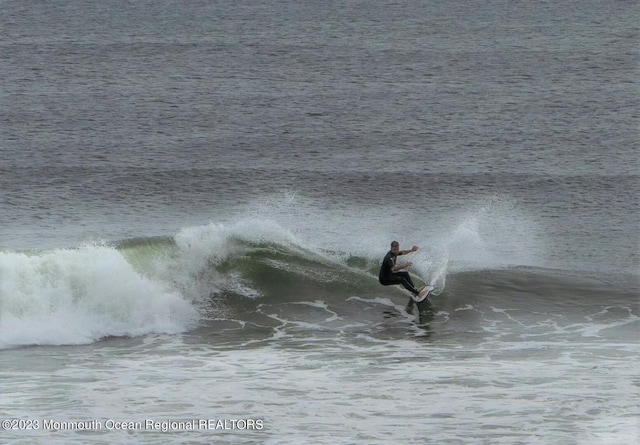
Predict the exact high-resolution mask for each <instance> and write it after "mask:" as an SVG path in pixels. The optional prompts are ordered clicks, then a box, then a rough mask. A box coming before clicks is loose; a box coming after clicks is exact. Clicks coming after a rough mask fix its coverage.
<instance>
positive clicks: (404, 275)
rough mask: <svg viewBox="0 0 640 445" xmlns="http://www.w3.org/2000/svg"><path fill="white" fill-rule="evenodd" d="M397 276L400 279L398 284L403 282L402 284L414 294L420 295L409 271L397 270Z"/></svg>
mask: <svg viewBox="0 0 640 445" xmlns="http://www.w3.org/2000/svg"><path fill="white" fill-rule="evenodd" d="M396 278H397V279H398V284H402V286H404V288H405V289H406V290H408V291H409V292H411V293H412V294H413V295H418V294H419V293H420V292H419V291H418V289H416V287H415V286H414V285H413V281H411V276H410V275H409V272H396Z"/></svg>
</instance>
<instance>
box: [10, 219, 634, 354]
mask: <svg viewBox="0 0 640 445" xmlns="http://www.w3.org/2000/svg"><path fill="white" fill-rule="evenodd" d="M281 210H282V209H281ZM285 214H287V215H290V213H289V212H281V213H280V217H279V218H273V219H269V218H264V217H259V216H255V215H249V216H246V217H243V218H239V219H237V220H236V221H233V222H229V223H224V224H223V223H210V224H208V225H204V226H192V227H187V228H185V229H183V230H181V231H180V232H179V233H177V234H176V235H175V236H173V237H148V238H136V239H129V240H124V241H122V242H119V243H116V244H115V245H105V244H97V245H96V244H92V245H84V246H81V247H79V248H76V249H58V250H52V251H44V252H35V253H33V252H32V253H21V252H3V253H0V277H2V287H1V288H0V310H1V313H0V317H1V318H0V321H1V323H0V348H9V347H16V346H25V345H63V344H86V343H91V342H94V341H96V340H99V339H101V338H104V337H109V336H139V335H144V334H148V333H178V332H186V331H189V330H192V329H194V328H196V327H198V326H212V325H215V324H216V323H218V324H219V323H220V322H224V321H229V320H234V323H240V324H243V325H245V324H246V323H247V322H250V323H252V324H253V325H255V326H269V324H270V321H273V314H272V313H270V312H269V311H271V310H276V308H277V310H276V312H278V313H280V315H279V316H278V317H279V318H278V317H276V318H278V319H287V317H288V314H289V313H288V311H291V310H294V309H295V310H298V309H299V308H300V306H299V305H301V304H302V305H307V306H309V305H311V306H313V307H320V306H321V307H323V308H325V309H327V307H329V306H330V307H332V308H333V309H331V311H329V312H330V314H333V315H330V317H329V318H330V319H332V320H334V321H335V317H339V318H342V319H343V320H349V323H355V324H358V323H362V322H365V323H366V320H365V319H366V315H365V312H366V311H363V310H361V309H362V308H363V307H365V306H367V305H368V304H369V302H371V301H379V302H383V303H384V304H387V303H388V304H391V306H394V305H396V304H404V302H406V301H405V298H406V295H407V294H406V293H404V291H402V290H399V289H398V288H396V287H390V288H389V287H383V286H380V285H379V284H378V282H377V272H378V268H379V264H380V260H381V258H382V256H383V255H384V253H385V252H386V250H387V245H388V242H389V240H388V239H386V235H384V239H383V236H381V235H380V234H379V233H377V232H376V231H375V230H373V228H372V227H371V230H369V231H367V232H366V233H363V232H362V231H359V232H357V233H355V232H354V231H353V229H351V230H349V227H350V225H349V224H350V223H351V222H350V221H345V220H342V221H340V220H335V219H334V220H331V222H327V221H317V220H313V219H307V220H305V219H304V218H293V219H289V220H286V219H285V222H284V223H283V222H282V220H283V218H282V215H285ZM272 216H273V212H272ZM294 216H295V215H294ZM298 216H299V215H298ZM336 221H338V222H337V223H336ZM363 221H364V223H363ZM366 221H367V219H366V218H364V219H363V220H362V221H361V224H360V225H361V226H362V225H365V226H366V225H367V223H366ZM285 224H286V225H285ZM376 224H380V221H378V222H377V223H376ZM509 226H511V228H512V229H513V230H511V231H510V230H508V229H509ZM327 227H331V230H328V229H327ZM351 227H352V226H351ZM430 230H433V226H430ZM441 233H442V235H440V236H428V235H426V234H424V233H422V234H421V233H419V232H418V231H415V230H414V231H413V233H412V234H410V235H413V236H414V239H425V238H427V237H428V238H430V239H431V240H432V241H431V242H430V243H429V244H426V245H425V244H423V245H420V247H421V249H420V250H419V251H418V252H416V253H413V254H411V255H407V256H406V260H410V261H412V262H413V267H412V269H411V272H412V273H413V275H414V277H415V281H416V282H417V284H421V283H422V282H424V283H430V284H434V285H435V286H436V291H435V292H434V296H433V297H432V302H433V305H434V306H435V307H434V312H436V313H437V312H438V311H440V312H446V313H454V312H456V311H459V310H461V308H462V309H464V308H466V307H468V306H469V305H471V306H470V307H472V308H473V307H474V305H473V301H474V300H476V299H477V297H478V295H479V294H482V295H483V299H482V301H483V304H493V305H494V306H495V307H498V306H501V301H503V300H505V299H508V301H509V304H510V305H512V306H513V305H515V307H516V309H517V310H521V311H526V310H527V308H528V307H529V305H530V304H532V302H531V301H530V300H531V295H538V298H535V300H536V304H543V305H547V306H548V307H547V309H546V310H547V311H548V312H549V313H555V312H558V311H561V310H562V307H561V306H562V305H563V304H566V302H567V301H578V300H589V299H596V298H598V294H599V293H600V292H603V291H607V290H608V289H610V284H611V283H602V282H600V281H598V282H595V284H589V285H588V286H586V287H585V285H584V282H583V281H584V280H583V279H579V280H578V279H575V280H574V278H570V277H571V276H570V275H568V274H564V275H562V274H560V272H559V271H553V270H547V269H542V268H539V267H538V266H536V255H537V254H538V253H539V251H540V249H539V247H540V246H536V245H535V242H536V238H535V237H531V236H529V235H530V234H531V230H530V227H529V226H527V225H526V224H522V222H521V221H518V220H517V218H516V217H513V218H511V219H509V218H503V219H502V220H500V219H499V218H496V217H495V212H493V213H492V210H491V209H490V208H489V207H481V208H479V209H477V210H475V211H473V212H470V213H468V214H465V215H461V216H460V218H459V223H458V224H453V225H450V227H449V229H448V231H447V230H443V231H442V232H441ZM407 238H409V237H407ZM401 258H402V257H401ZM402 259H403V260H404V258H402ZM559 277H560V278H559ZM629 283H632V285H631V287H629V286H627V289H628V290H629V289H630V290H629V292H630V293H627V294H625V293H624V292H623V294H622V297H620V298H621V299H622V300H625V299H626V298H627V297H629V298H631V295H633V292H634V291H637V287H634V286H635V280H634V279H631V280H630V281H629ZM627 284H628V283H627ZM623 287H624V286H623ZM541 289H547V291H546V292H544V293H542V292H541ZM585 289H586V291H587V292H586V293H585ZM590 289H591V290H590ZM594 292H595V294H594ZM527 295H528V296H527ZM624 295H627V297H625V296H624ZM287 304H289V306H283V305H287ZM292 305H297V306H295V308H294V306H292ZM318 305H319V306H318ZM623 306H624V305H623ZM475 307H478V306H477V305H476V306H475ZM625 307H627V306H625ZM266 308H269V309H268V310H267V309H266ZM338 314H341V315H338ZM289 315H291V314H289ZM306 316H311V315H310V314H307V315H303V316H302V317H303V318H304V317H306ZM332 317H333V318H332ZM632 321H633V320H632Z"/></svg>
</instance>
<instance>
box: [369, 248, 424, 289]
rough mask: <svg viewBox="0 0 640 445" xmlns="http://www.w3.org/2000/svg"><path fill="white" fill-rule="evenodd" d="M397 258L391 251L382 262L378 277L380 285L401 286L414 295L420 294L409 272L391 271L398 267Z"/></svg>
mask: <svg viewBox="0 0 640 445" xmlns="http://www.w3.org/2000/svg"><path fill="white" fill-rule="evenodd" d="M397 258H398V257H397V255H394V254H393V252H391V251H389V252H387V254H386V255H385V257H384V260H382V265H381V266H380V275H379V276H378V280H379V281H380V284H382V285H383V286H390V285H392V284H401V285H402V286H404V288H405V289H406V290H408V291H409V292H411V293H412V294H413V295H418V293H419V292H418V290H417V289H416V287H415V285H414V284H413V281H411V276H410V275H409V272H393V271H392V270H391V268H392V267H393V266H395V265H396V259H397Z"/></svg>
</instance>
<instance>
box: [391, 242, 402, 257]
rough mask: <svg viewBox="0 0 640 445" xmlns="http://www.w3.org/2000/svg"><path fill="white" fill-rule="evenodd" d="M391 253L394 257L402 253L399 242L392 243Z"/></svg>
mask: <svg viewBox="0 0 640 445" xmlns="http://www.w3.org/2000/svg"><path fill="white" fill-rule="evenodd" d="M391 252H392V253H393V254H394V255H397V254H398V253H400V243H398V242H397V241H391Z"/></svg>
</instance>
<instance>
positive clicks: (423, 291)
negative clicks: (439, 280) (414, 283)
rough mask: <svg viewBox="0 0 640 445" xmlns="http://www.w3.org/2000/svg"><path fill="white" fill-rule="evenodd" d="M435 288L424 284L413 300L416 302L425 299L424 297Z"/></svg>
mask: <svg viewBox="0 0 640 445" xmlns="http://www.w3.org/2000/svg"><path fill="white" fill-rule="evenodd" d="M435 288H436V287H435V286H424V287H423V288H422V289H420V293H419V294H418V295H415V296H414V297H413V301H415V302H416V303H420V302H422V301H424V300H426V298H427V297H428V296H429V295H430V294H431V291H433V290H434V289H435Z"/></svg>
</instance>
